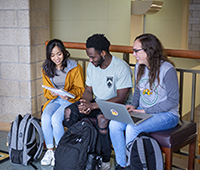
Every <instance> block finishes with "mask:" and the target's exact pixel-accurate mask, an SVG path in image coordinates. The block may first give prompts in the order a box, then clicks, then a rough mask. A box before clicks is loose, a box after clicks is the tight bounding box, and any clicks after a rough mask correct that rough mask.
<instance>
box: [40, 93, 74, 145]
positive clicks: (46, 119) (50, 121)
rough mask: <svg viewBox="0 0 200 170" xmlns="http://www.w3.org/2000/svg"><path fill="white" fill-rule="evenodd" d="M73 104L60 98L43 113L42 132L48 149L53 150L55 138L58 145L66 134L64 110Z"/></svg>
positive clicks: (53, 101)
mask: <svg viewBox="0 0 200 170" xmlns="http://www.w3.org/2000/svg"><path fill="white" fill-rule="evenodd" d="M70 104H71V103H70V102H69V101H67V100H63V99H61V98H60V97H59V96H58V97H57V98H56V99H54V100H52V101H51V102H50V103H49V104H48V105H47V106H46V108H45V109H44V111H43V113H42V118H41V122H42V131H43V135H44V140H45V143H46V147H47V148H53V147H54V144H53V137H54V139H55V145H56V146H57V145H58V142H59V141H60V138H61V137H62V135H63V134H64V127H63V124H62V123H63V120H64V109H65V108H66V107H67V106H69V105H70Z"/></svg>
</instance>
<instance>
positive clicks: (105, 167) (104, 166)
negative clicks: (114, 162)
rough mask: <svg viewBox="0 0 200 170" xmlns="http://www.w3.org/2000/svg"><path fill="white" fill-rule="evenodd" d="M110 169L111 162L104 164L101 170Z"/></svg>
mask: <svg viewBox="0 0 200 170" xmlns="http://www.w3.org/2000/svg"><path fill="white" fill-rule="evenodd" d="M109 169H110V162H102V164H101V170H109Z"/></svg>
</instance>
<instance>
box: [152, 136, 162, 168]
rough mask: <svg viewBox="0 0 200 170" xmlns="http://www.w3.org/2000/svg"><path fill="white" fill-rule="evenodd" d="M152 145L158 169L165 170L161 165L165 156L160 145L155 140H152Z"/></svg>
mask: <svg viewBox="0 0 200 170" xmlns="http://www.w3.org/2000/svg"><path fill="white" fill-rule="evenodd" d="M150 140H151V143H152V145H153V148H154V153H156V154H155V159H156V162H157V163H156V169H164V167H163V164H161V163H160V162H163V155H162V152H161V149H160V146H159V144H158V143H157V141H156V140H155V139H152V138H150Z"/></svg>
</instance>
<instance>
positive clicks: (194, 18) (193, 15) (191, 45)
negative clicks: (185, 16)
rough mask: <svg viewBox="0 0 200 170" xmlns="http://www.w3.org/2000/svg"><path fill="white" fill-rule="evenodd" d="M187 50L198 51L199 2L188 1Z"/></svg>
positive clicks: (197, 0) (199, 49)
mask: <svg viewBox="0 0 200 170" xmlns="http://www.w3.org/2000/svg"><path fill="white" fill-rule="evenodd" d="M188 35H189V37H188V49H189V50H197V51H200V0H190V6H189V34H188Z"/></svg>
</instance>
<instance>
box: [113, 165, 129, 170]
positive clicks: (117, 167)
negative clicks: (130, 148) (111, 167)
mask: <svg viewBox="0 0 200 170" xmlns="http://www.w3.org/2000/svg"><path fill="white" fill-rule="evenodd" d="M123 169H126V168H122V167H121V166H120V165H117V166H116V167H115V170H123Z"/></svg>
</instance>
